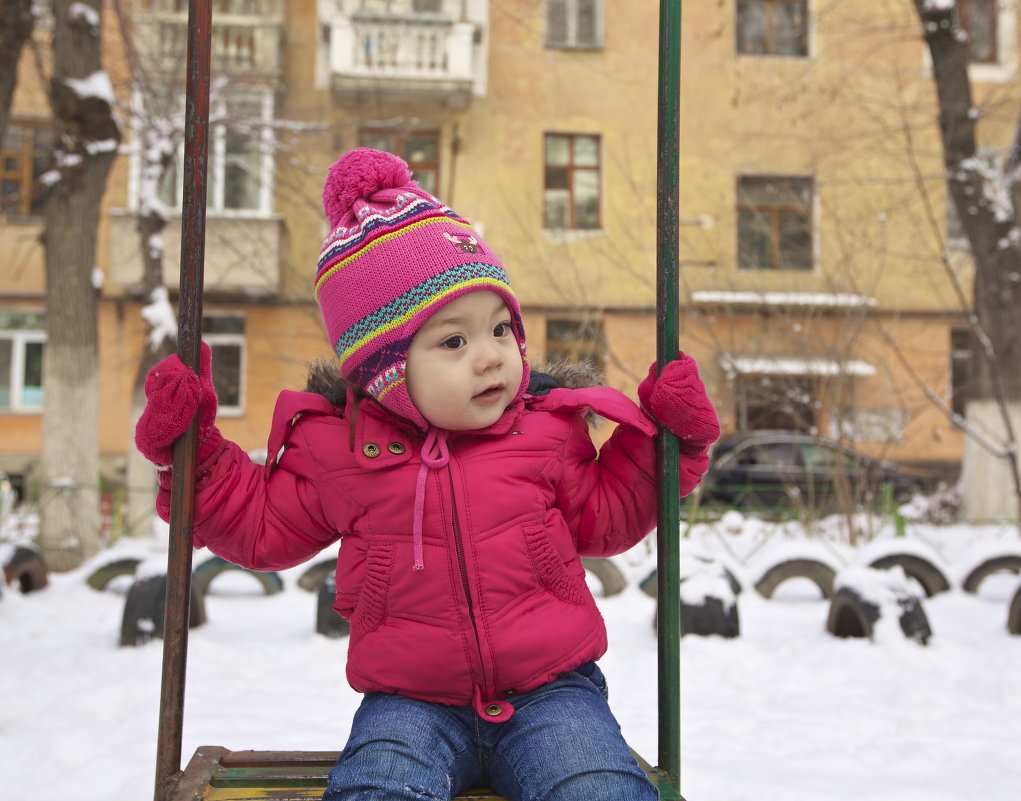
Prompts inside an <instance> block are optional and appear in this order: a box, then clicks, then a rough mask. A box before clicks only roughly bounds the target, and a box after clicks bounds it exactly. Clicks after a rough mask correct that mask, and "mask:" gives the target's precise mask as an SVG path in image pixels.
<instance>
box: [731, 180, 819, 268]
mask: <svg viewBox="0 0 1021 801" xmlns="http://www.w3.org/2000/svg"><path fill="white" fill-rule="evenodd" d="M745 181H749V182H750V181H777V182H780V181H782V182H786V183H789V184H793V183H794V182H798V183H804V184H807V188H808V191H809V198H808V201H807V203H806V204H805V206H795V205H783V204H776V205H769V206H762V205H749V204H746V203H743V202H742V201H741V194H742V192H741V188H742V182H745ZM815 203H816V187H815V178H814V176H805V175H740V176H738V179H737V189H736V203H735V221H736V233H737V260H736V262H737V269H738V270H740V271H746V272H753V271H784V272H805V273H807V272H812V271H813V270H815V267H816V258H815V248H816V238H817V237H816V225H815V223H816V219H815V217H816V215H815ZM744 212H749V213H753V214H755V215H757V216H760V217H761V216H762V215H763V212H768V214H769V233H770V237H769V243H770V248H769V262H770V263H769V266H768V267H761V266H759V265H757V264H754V265H753V264H749V263H748V262H747V261H745V259H744V258H743V256H742V254H744V253H746V252H748V249H747V248H745V247H744V246H743V244H742V237H741V233H742V230H741V215H742V213H744ZM781 215H785V216H790V217H793V216H795V215H804V217H805V221H806V230H807V232H808V248H807V250H808V265H807V266H806V267H791V266H788V265H786V264H784V261H783V258H782V252H781V247H780V246H781V239H782V236H781V235H782V231H781V226H780V221H781Z"/></svg>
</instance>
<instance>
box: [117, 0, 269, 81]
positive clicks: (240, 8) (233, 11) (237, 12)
mask: <svg viewBox="0 0 1021 801" xmlns="http://www.w3.org/2000/svg"><path fill="white" fill-rule="evenodd" d="M285 2H286V0H214V3H213V30H212V42H211V45H212V61H213V70H214V71H215V72H217V73H218V74H221V75H227V76H233V77H244V78H248V79H256V80H261V81H269V82H276V81H277V80H279V78H280V75H281V65H282V60H283V59H282V52H281V51H282V47H283V34H284V11H285V6H284V3H285ZM144 5H145V7H144V8H139V9H138V10H136V11H135V13H134V20H135V25H136V31H137V36H138V43H139V47H138V52H139V53H140V54H141V57H142V58H143V59H146V66H147V67H148V68H149V69H151V70H155V71H156V72H160V73H177V72H180V70H181V69H182V65H183V64H184V62H185V58H186V54H187V43H188V1H187V0H148V3H146V4H144Z"/></svg>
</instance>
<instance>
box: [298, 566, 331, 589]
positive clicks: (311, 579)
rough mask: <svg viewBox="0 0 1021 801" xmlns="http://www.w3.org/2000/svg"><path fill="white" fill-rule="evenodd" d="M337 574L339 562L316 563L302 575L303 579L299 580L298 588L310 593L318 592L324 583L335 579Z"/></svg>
mask: <svg viewBox="0 0 1021 801" xmlns="http://www.w3.org/2000/svg"><path fill="white" fill-rule="evenodd" d="M336 572H337V560H336V559H324V560H323V561H321V562H316V563H315V564H314V565H312V566H311V567H309V569H308V570H306V571H305V572H304V573H302V574H301V577H300V578H299V579H298V586H299V587H301V588H302V589H303V590H307V591H308V592H318V590H319V588H320V587H321V586H322V585H323V582H324V581H326V580H327V579H328V578H333V576H334V574H336Z"/></svg>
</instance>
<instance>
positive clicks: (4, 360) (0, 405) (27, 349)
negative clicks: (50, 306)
mask: <svg viewBox="0 0 1021 801" xmlns="http://www.w3.org/2000/svg"><path fill="white" fill-rule="evenodd" d="M45 349H46V330H45V325H44V322H43V315H42V314H41V313H36V312H19V311H3V310H0V414H17V413H21V412H28V413H33V414H38V413H39V412H40V411H42V407H43V354H44V351H45Z"/></svg>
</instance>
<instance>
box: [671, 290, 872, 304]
mask: <svg viewBox="0 0 1021 801" xmlns="http://www.w3.org/2000/svg"><path fill="white" fill-rule="evenodd" d="M691 300H692V302H694V303H721V304H731V305H754V306H813V307H857V306H875V305H876V299H875V298H869V297H866V296H865V295H853V294H849V293H841V292H729V291H726V290H698V291H696V292H692V293H691Z"/></svg>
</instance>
